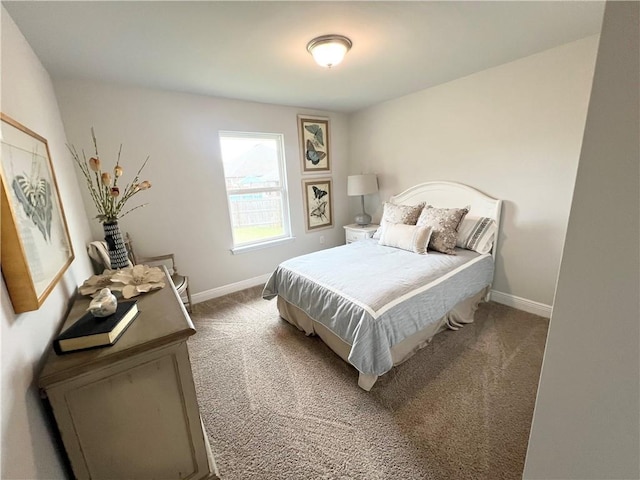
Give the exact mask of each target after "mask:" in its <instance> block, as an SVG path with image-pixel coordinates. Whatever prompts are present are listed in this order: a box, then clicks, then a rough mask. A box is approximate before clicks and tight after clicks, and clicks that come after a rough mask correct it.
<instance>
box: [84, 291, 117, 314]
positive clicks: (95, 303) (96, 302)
mask: <svg viewBox="0 0 640 480" xmlns="http://www.w3.org/2000/svg"><path fill="white" fill-rule="evenodd" d="M117 307H118V299H117V298H116V296H115V295H114V294H113V293H111V290H109V289H108V288H103V289H102V290H100V293H98V295H96V296H95V297H94V298H93V300H91V303H89V308H87V310H88V311H90V312H91V315H93V316H94V317H108V316H109V315H111V314H113V313H115V311H116V308H117Z"/></svg>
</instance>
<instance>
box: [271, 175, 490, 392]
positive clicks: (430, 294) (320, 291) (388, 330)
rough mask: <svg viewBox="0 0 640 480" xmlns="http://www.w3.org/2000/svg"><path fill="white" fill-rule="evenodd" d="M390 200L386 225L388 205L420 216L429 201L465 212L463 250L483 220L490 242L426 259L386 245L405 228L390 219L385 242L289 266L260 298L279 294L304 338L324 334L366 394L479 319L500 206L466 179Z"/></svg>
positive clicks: (343, 249)
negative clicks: (439, 339)
mask: <svg viewBox="0 0 640 480" xmlns="http://www.w3.org/2000/svg"><path fill="white" fill-rule="evenodd" d="M388 204H389V205H387V203H385V205H384V207H385V213H384V214H383V219H382V220H383V221H382V223H383V225H385V218H389V217H386V212H387V211H391V209H403V208H404V209H407V210H412V211H414V212H422V211H424V209H423V207H422V205H423V204H426V205H428V206H432V207H437V208H436V209H433V210H430V212H434V211H438V210H444V209H447V211H449V210H448V209H451V210H456V209H458V210H462V209H464V210H467V212H468V213H465V214H464V215H462V218H463V219H464V220H462V221H464V222H465V223H464V225H465V227H464V228H465V230H464V232H465V241H467V240H468V241H469V243H464V244H461V245H462V246H465V247H467V246H468V245H471V243H472V242H471V240H470V239H471V238H473V239H474V241H476V240H477V237H478V236H477V234H474V233H470V230H469V229H468V228H467V227H468V225H471V224H472V223H473V224H480V222H479V221H478V219H482V222H485V223H484V224H486V222H490V223H491V226H492V230H491V236H490V238H489V237H488V236H487V237H486V238H485V239H484V240H489V241H488V242H485V243H483V246H482V248H475V246H477V242H476V243H474V248H475V250H477V251H474V248H460V246H456V247H455V249H454V250H450V251H449V254H447V253H441V252H438V251H434V250H429V252H428V253H427V254H426V255H424V254H418V253H416V252H417V251H419V250H415V249H414V250H410V249H408V248H406V247H402V248H397V246H396V245H395V244H393V245H394V246H389V245H390V244H389V243H387V240H386V239H387V237H390V236H389V235H387V234H386V233H388V231H391V229H392V228H393V229H401V228H405V229H407V227H403V226H397V225H396V224H395V223H394V224H393V225H391V222H389V221H387V222H386V227H385V228H388V231H386V230H385V231H384V232H383V234H382V238H381V239H377V238H376V239H367V240H362V241H358V242H353V243H350V244H347V245H342V246H339V247H335V248H330V249H326V250H321V251H318V252H313V253H311V254H307V255H302V256H299V257H295V258H292V259H290V260H287V261H285V262H282V263H281V264H280V265H279V266H278V267H277V268H276V269H275V271H274V272H273V273H272V274H271V276H270V278H269V280H268V281H267V283H266V284H265V287H264V290H263V292H262V296H263V298H265V299H273V298H277V306H278V311H279V313H280V316H281V317H282V318H283V319H284V320H286V321H288V322H289V323H291V324H292V325H294V326H296V327H297V328H298V329H300V330H302V331H304V332H305V333H306V334H307V335H317V336H319V337H320V338H321V339H322V340H323V341H324V342H325V343H326V344H327V345H328V346H329V347H330V348H331V349H332V350H333V351H334V352H336V353H337V354H338V355H339V356H340V357H341V358H342V359H343V360H345V361H346V362H348V363H349V364H351V365H352V366H354V367H355V369H356V370H357V371H358V372H359V376H358V385H359V386H360V387H361V388H363V389H364V390H367V391H368V390H370V389H371V388H372V387H373V385H374V384H375V382H376V380H377V379H378V377H379V376H381V375H384V374H385V373H387V372H388V371H389V370H391V369H392V368H393V367H394V366H395V365H399V364H400V363H402V362H404V361H406V360H408V359H409V358H411V357H412V356H413V355H414V354H415V352H417V351H418V350H419V349H421V348H423V347H424V346H426V345H427V344H428V343H429V341H430V340H431V339H432V338H433V337H434V336H435V335H436V334H437V333H439V332H441V331H443V330H445V329H452V330H457V329H459V328H461V327H462V326H463V325H464V324H466V323H470V322H472V321H473V316H474V313H475V311H476V309H477V307H478V304H479V303H480V302H481V301H483V300H484V301H486V300H488V299H489V295H490V289H491V284H492V281H493V273H494V261H495V256H496V247H497V240H498V231H499V223H500V209H501V201H500V200H497V199H495V198H492V197H489V196H487V195H485V194H484V193H482V192H480V191H478V190H476V189H474V188H471V187H469V186H466V185H462V184H459V183H453V182H427V183H422V184H419V185H416V186H414V187H411V188H409V189H408V190H406V191H404V192H402V193H400V194H398V195H395V196H393V197H391V198H390V200H389V202H388ZM427 208H429V207H427ZM420 218H422V217H420ZM462 221H461V223H460V225H459V228H460V229H461V230H462V229H463V223H462ZM399 223H402V222H399ZM413 223H414V224H415V223H416V220H415V218H414V219H413ZM418 223H420V221H418ZM409 224H411V221H409ZM409 228H412V229H413V230H411V231H412V232H415V231H418V230H420V229H418V228H417V227H416V226H414V227H409ZM385 232H386V233H385ZM485 232H486V231H485ZM429 234H431V232H430V231H429ZM454 235H458V234H457V233H454ZM414 237H415V235H414ZM458 240H460V239H458ZM457 243H459V242H457ZM429 246H430V247H431V246H432V244H431V243H429ZM425 248H426V245H425Z"/></svg>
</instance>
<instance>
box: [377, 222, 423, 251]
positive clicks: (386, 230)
mask: <svg viewBox="0 0 640 480" xmlns="http://www.w3.org/2000/svg"><path fill="white" fill-rule="evenodd" d="M429 238H431V228H429V227H419V226H417V225H404V224H402V223H388V224H386V225H385V226H384V227H382V233H381V234H380V240H378V243H379V244H380V245H386V246H387V247H394V248H401V249H402V250H408V251H410V252H415V253H419V254H421V255H424V254H426V253H427V246H428V245H429Z"/></svg>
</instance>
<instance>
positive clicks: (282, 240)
mask: <svg viewBox="0 0 640 480" xmlns="http://www.w3.org/2000/svg"><path fill="white" fill-rule="evenodd" d="M295 239H296V237H287V238H279V239H278V240H271V241H269V242H262V243H256V244H254V245H246V246H242V247H234V248H232V249H231V253H233V254H234V255H239V254H241V253H247V252H253V251H254V250H262V249H263V248H270V247H277V246H278V245H282V244H284V243H291V242H293V241H294V240H295Z"/></svg>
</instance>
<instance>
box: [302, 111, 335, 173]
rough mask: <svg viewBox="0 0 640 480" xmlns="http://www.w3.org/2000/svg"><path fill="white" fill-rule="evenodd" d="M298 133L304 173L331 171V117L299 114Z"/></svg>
mask: <svg viewBox="0 0 640 480" xmlns="http://www.w3.org/2000/svg"><path fill="white" fill-rule="evenodd" d="M298 135H299V141H300V158H301V160H302V173H303V174H308V173H327V172H330V171H331V149H330V146H331V142H330V140H331V139H330V132H329V119H328V118H325V117H313V116H308V115H298Z"/></svg>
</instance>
